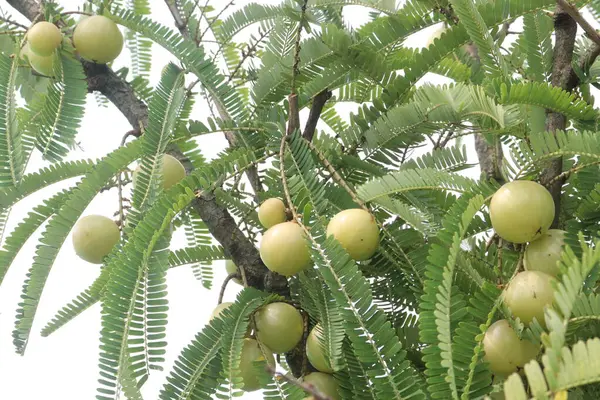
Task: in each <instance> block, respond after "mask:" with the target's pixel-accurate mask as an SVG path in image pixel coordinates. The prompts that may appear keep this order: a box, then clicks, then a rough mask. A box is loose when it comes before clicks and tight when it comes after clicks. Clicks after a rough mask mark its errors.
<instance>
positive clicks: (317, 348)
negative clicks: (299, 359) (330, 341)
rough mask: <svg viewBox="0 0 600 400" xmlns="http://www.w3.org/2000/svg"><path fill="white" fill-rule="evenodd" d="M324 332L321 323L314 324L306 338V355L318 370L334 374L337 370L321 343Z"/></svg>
mask: <svg viewBox="0 0 600 400" xmlns="http://www.w3.org/2000/svg"><path fill="white" fill-rule="evenodd" d="M322 340H323V332H322V328H321V325H320V324H317V325H315V326H314V328H313V329H312V331H310V334H309V335H308V338H307V339H306V357H307V358H308V361H309V362H310V364H311V365H312V366H313V367H315V369H317V370H318V371H321V372H325V373H328V374H333V373H334V372H335V371H334V370H333V368H332V367H331V363H330V361H329V360H328V359H327V353H326V352H325V349H324V348H323V347H322V345H321V341H322Z"/></svg>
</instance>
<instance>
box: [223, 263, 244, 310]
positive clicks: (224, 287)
mask: <svg viewBox="0 0 600 400" xmlns="http://www.w3.org/2000/svg"><path fill="white" fill-rule="evenodd" d="M238 269H239V270H241V268H238ZM236 278H237V279H239V278H240V274H238V273H237V272H234V273H233V274H229V275H227V277H226V278H225V280H224V281H223V284H222V285H221V291H220V292H219V300H218V301H217V304H221V303H222V302H223V296H224V295H225V289H227V284H228V283H229V281H230V280H232V279H236Z"/></svg>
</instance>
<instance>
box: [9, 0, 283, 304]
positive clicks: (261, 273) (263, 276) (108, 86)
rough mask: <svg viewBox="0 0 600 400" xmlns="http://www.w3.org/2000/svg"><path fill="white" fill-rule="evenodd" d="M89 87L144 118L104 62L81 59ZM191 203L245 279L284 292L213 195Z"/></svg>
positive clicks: (31, 14) (23, 8)
mask: <svg viewBox="0 0 600 400" xmlns="http://www.w3.org/2000/svg"><path fill="white" fill-rule="evenodd" d="M8 3H9V4H10V5H11V6H13V7H14V8H15V9H16V10H18V11H19V12H20V13H21V14H23V15H24V16H25V17H27V18H28V19H30V20H31V19H34V18H35V17H36V16H37V15H38V13H39V11H40V6H39V4H37V3H36V2H35V1H34V0H8ZM83 67H84V72H85V74H86V76H87V80H88V84H89V90H90V91H99V92H100V93H102V94H103V95H105V96H106V97H107V98H108V99H109V100H110V101H111V102H112V103H113V104H114V105H115V106H116V107H117V108H118V109H119V110H120V111H121V113H122V114H123V115H124V116H125V118H127V120H128V121H129V123H130V124H131V126H132V127H133V129H134V130H138V129H139V128H140V124H142V125H143V126H145V125H146V123H147V121H148V108H147V106H146V104H144V102H143V101H141V100H140V99H138V98H137V97H136V95H135V93H134V91H133V89H132V87H131V86H130V85H129V84H128V83H127V82H126V81H124V80H123V79H121V78H120V77H119V76H118V75H117V74H115V73H114V71H113V70H112V69H110V68H109V67H107V66H106V65H99V64H94V63H88V62H83ZM170 153H171V154H173V156H175V157H176V158H178V159H179V160H180V161H181V162H182V163H183V164H184V166H185V167H186V171H187V172H188V173H189V172H190V171H191V170H192V169H193V166H192V164H191V162H190V161H189V160H188V159H187V158H186V157H185V156H184V154H183V153H182V152H181V150H179V149H178V148H176V147H173V146H171V148H170ZM192 206H193V208H194V210H195V211H196V212H198V214H199V215H200V217H201V218H202V219H203V220H204V222H205V223H206V225H207V226H208V229H209V231H210V232H211V234H212V235H213V236H214V237H215V239H217V241H219V243H220V244H221V246H223V249H224V251H225V253H226V254H227V255H228V256H229V257H230V258H231V259H232V260H233V262H234V263H235V264H236V265H237V266H238V267H240V268H244V272H245V274H246V278H247V280H248V283H249V284H250V285H251V286H253V287H255V288H257V289H261V290H266V291H269V292H275V293H279V294H282V295H285V294H287V293H288V288H287V280H286V279H285V278H284V277H282V276H280V275H277V274H274V273H272V272H271V271H269V270H268V269H267V267H265V265H264V264H263V262H262V260H261V258H260V254H259V252H258V250H257V249H256V247H255V246H254V244H253V243H252V242H251V241H250V239H248V238H247V237H246V236H244V234H243V233H242V231H241V230H240V229H239V227H238V225H237V223H236V222H235V220H234V219H233V217H232V216H231V215H230V214H229V212H228V211H227V209H226V208H224V207H221V206H220V205H218V204H217V202H216V199H215V195H214V194H213V193H209V192H202V193H201V194H200V195H199V196H198V197H197V198H196V199H195V200H194V202H193V203H192Z"/></svg>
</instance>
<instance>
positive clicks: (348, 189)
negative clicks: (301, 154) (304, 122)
mask: <svg viewBox="0 0 600 400" xmlns="http://www.w3.org/2000/svg"><path fill="white" fill-rule="evenodd" d="M307 143H308V147H310V149H311V150H312V151H314V152H315V153H317V157H319V160H320V161H321V163H323V165H324V166H325V168H327V170H328V171H329V173H330V174H331V176H332V178H333V180H334V181H336V182H337V184H338V185H340V186H341V187H342V188H343V189H344V190H345V191H346V192H348V194H349V195H350V197H352V201H354V202H355V203H356V204H358V205H359V206H360V207H361V208H362V209H363V210H365V211H367V212H370V211H369V208H368V207H367V206H366V205H365V203H364V202H363V201H362V200H361V199H359V198H358V196H357V195H356V193H355V192H354V190H353V189H352V188H351V187H350V185H348V183H346V181H345V180H344V178H342V177H341V176H340V174H339V173H338V172H337V171H336V170H335V168H334V167H333V165H331V163H330V162H329V160H327V158H325V156H324V155H323V153H321V151H319V149H317V147H316V146H315V145H314V144H313V143H312V142H307Z"/></svg>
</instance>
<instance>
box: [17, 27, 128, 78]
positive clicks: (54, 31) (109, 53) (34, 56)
mask: <svg viewBox="0 0 600 400" xmlns="http://www.w3.org/2000/svg"><path fill="white" fill-rule="evenodd" d="M26 39H27V43H26V44H25V46H24V47H23V49H22V50H21V57H23V56H25V57H27V59H28V60H29V64H30V65H31V67H32V68H33V69H34V70H35V71H36V72H38V73H40V74H42V75H45V76H53V75H54V52H55V51H56V49H58V47H59V46H60V45H61V43H62V41H63V35H62V33H61V32H60V29H58V27H57V26H56V25H54V24H53V23H51V22H47V21H41V22H38V23H36V24H35V25H33V26H32V27H31V28H30V29H29V30H28V31H27V35H26ZM73 46H74V47H75V49H76V50H77V52H78V53H79V55H80V56H81V57H82V58H83V59H85V60H88V61H93V62H96V63H99V64H106V63H109V62H111V61H113V60H114V59H116V58H117V57H118V56H119V54H121V51H122V50H123V34H122V33H121V31H120V30H119V27H118V26H117V24H115V23H114V22H113V21H112V20H110V19H108V18H106V17H104V16H102V15H94V16H90V17H86V18H83V19H82V20H81V21H79V23H78V24H77V26H76V27H75V30H74V31H73Z"/></svg>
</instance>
